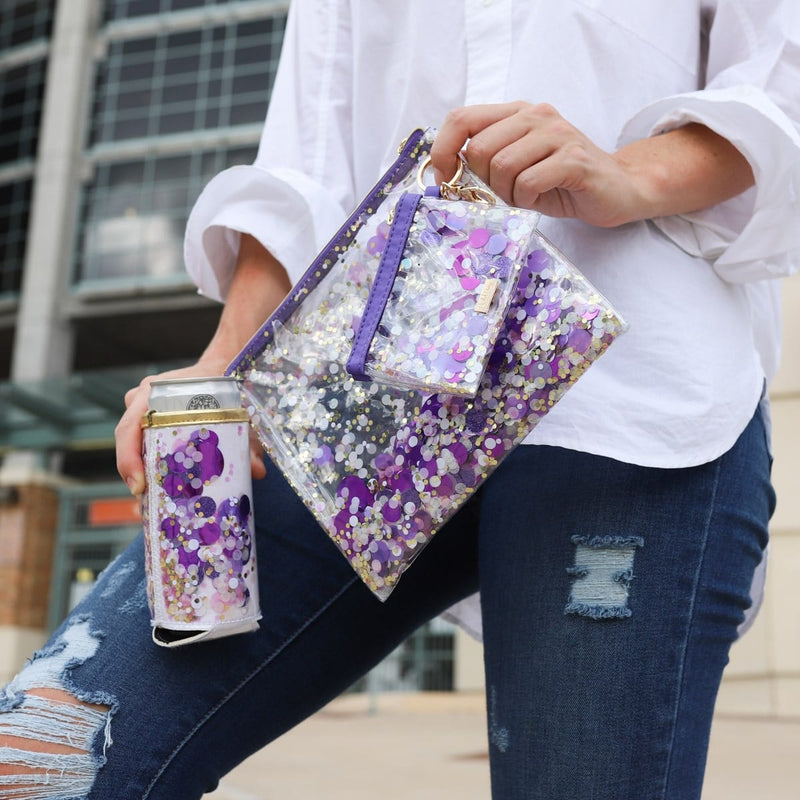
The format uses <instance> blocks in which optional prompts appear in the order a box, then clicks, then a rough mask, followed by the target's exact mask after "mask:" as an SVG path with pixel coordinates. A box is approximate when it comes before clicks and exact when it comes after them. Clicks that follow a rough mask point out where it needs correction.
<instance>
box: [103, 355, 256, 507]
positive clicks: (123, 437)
mask: <svg viewBox="0 0 800 800" xmlns="http://www.w3.org/2000/svg"><path fill="white" fill-rule="evenodd" d="M226 366H227V363H226V362H213V361H210V360H203V359H201V360H200V361H198V362H197V363H196V364H193V365H192V366H190V367H184V368H183V369H173V370H169V371H168V372H162V373H160V374H158V375H148V376H147V377H146V378H144V379H143V380H142V382H141V383H140V384H139V385H138V386H135V387H134V388H132V389H130V390H129V391H128V392H127V393H126V394H125V407H126V411H125V413H124V414H123V415H122V417H121V419H120V421H119V423H118V424H117V427H116V430H115V431H114V437H115V439H116V447H117V470H118V471H119V474H120V475H121V476H122V479H123V480H124V481H125V483H126V484H127V485H128V488H129V489H130V491H131V494H134V495H139V494H142V492H144V488H145V480H144V462H143V461H142V427H141V422H142V417H143V416H144V415H145V414H146V413H147V407H148V400H149V397H150V384H151V383H152V382H153V381H154V380H167V379H172V380H174V379H176V378H211V377H217V376H219V375H222V374H223V373H224V372H225V367H226ZM251 462H252V473H253V477H254V478H263V477H264V474H265V472H266V470H265V468H264V462H263V460H262V453H261V447H260V445H258V442H254V446H253V447H252V448H251Z"/></svg>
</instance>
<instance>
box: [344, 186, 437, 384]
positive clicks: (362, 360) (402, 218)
mask: <svg viewBox="0 0 800 800" xmlns="http://www.w3.org/2000/svg"><path fill="white" fill-rule="evenodd" d="M421 198H422V195H419V194H403V195H401V196H400V200H398V202H397V207H396V208H395V211H394V222H392V227H391V229H390V230H389V235H388V237H387V239H386V247H385V248H384V250H383V253H381V260H380V263H379V264H378V271H377V272H376V274H375V280H374V281H373V282H372V287H371V288H370V291H369V297H368V298H367V304H366V306H364V313H363V315H362V316H361V322H360V323H359V325H358V331H356V336H355V341H354V343H353V349H352V350H351V351H350V357H349V358H348V359H347V371H348V372H349V373H350V374H351V375H352V376H353V377H354V378H356V380H359V381H368V380H370V377H369V375H367V374H366V373H365V372H364V367H365V364H366V361H367V357H368V355H369V348H370V345H371V344H372V338H373V336H375V331H376V330H377V329H378V323H379V322H380V319H381V316H382V315H383V310H384V309H385V308H386V301H387V300H388V299H389V295H390V294H391V291H392V286H393V285H394V279H395V276H396V275H397V270H398V268H399V266H400V261H401V260H402V258H403V251H404V250H405V247H406V240H407V239H408V231H409V229H410V228H411V223H412V222H413V221H414V214H416V212H417V206H418V205H419V201H420V199H421Z"/></svg>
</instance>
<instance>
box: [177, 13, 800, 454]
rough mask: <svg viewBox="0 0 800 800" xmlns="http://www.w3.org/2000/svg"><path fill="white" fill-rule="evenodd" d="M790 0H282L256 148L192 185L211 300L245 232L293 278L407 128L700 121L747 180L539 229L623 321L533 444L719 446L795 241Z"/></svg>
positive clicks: (755, 371)
mask: <svg viewBox="0 0 800 800" xmlns="http://www.w3.org/2000/svg"><path fill="white" fill-rule="evenodd" d="M794 3H795V0H785V2H781V1H780V0H759V2H756V1H755V0H716V1H715V0H669V2H666V0H647V2H632V1H631V0H537V2H528V0H436V1H435V2H430V0H426V1H425V2H423V1H422V0H407V1H406V2H402V3H401V2H378V0H349V2H345V1H344V0H341V1H334V0H294V2H293V3H292V6H291V9H290V16H289V22H288V28H287V32H286V38H285V43H284V50H283V54H282V59H281V65H280V69H279V74H278V78H277V81H276V85H275V87H274V91H273V94H272V99H271V104H270V110H269V114H268V118H267V123H266V126H265V128H264V133H263V138H262V142H261V147H260V150H259V154H258V157H257V159H256V162H255V164H254V165H253V166H249V167H247V166H245V167H242V166H240V167H234V168H232V169H229V170H227V171H225V172H223V173H221V174H220V175H219V176H217V177H216V178H215V179H214V180H212V181H211V183H210V184H209V186H208V187H207V188H206V190H205V191H204V192H203V194H202V196H201V197H200V198H199V200H198V202H197V204H196V206H195V208H194V210H193V212H192V215H191V218H190V220H189V225H188V228H187V237H186V263H187V267H188V270H189V272H190V274H191V275H192V277H193V279H194V280H195V281H196V283H197V284H198V286H199V287H200V289H201V291H203V292H204V293H206V294H207V295H209V296H211V297H216V298H220V299H223V298H224V296H225V292H226V288H227V286H228V283H229V281H230V276H231V274H232V271H233V268H234V265H235V258H236V251H237V247H238V232H239V231H242V232H247V233H250V234H252V235H253V236H255V237H256V238H257V239H259V240H260V241H261V242H262V244H263V245H264V246H265V247H266V248H267V249H269V250H270V251H271V252H272V253H273V254H274V255H275V256H276V257H277V258H278V259H279V260H280V261H281V262H282V263H283V264H284V266H285V267H286V269H287V271H288V273H289V275H290V277H291V278H292V279H293V280H297V279H298V278H299V277H300V276H301V275H302V274H303V272H304V271H305V269H306V268H307V266H308V265H309V264H310V263H311V261H312V260H313V258H314V256H315V255H316V254H317V252H318V251H319V250H320V249H321V247H322V246H323V245H324V244H325V242H326V241H327V240H328V238H329V237H330V235H331V234H332V233H333V232H334V231H335V230H336V229H337V228H338V227H339V225H341V223H342V222H343V220H344V219H345V217H346V216H347V214H348V213H349V212H350V211H351V210H352V209H353V208H354V207H355V206H356V205H357V203H358V201H359V200H360V199H361V197H362V196H363V195H364V194H365V193H366V192H367V191H368V190H369V189H370V188H371V186H372V185H373V184H374V182H375V181H376V179H377V178H378V177H379V176H380V174H381V173H382V171H383V170H384V169H385V168H386V167H387V166H388V164H390V163H391V161H392V160H393V159H394V158H395V156H396V151H397V146H398V144H399V143H400V141H401V140H402V139H403V138H404V137H405V136H407V135H408V133H409V132H410V131H411V130H413V129H414V128H417V127H426V126H429V125H431V126H437V125H440V124H441V123H442V121H443V119H444V117H445V114H446V113H447V112H448V111H449V110H450V109H452V108H455V107H459V106H462V105H468V104H472V103H490V102H502V101H510V100H528V101H531V102H534V103H537V102H548V103H550V104H552V105H553V106H555V107H556V108H557V109H558V110H559V111H560V112H561V114H562V115H563V116H564V117H566V119H567V120H569V121H570V122H571V123H572V124H574V125H575V126H577V127H578V128H580V129H581V130H583V131H584V132H585V133H586V134H588V135H589V136H590V137H591V138H592V139H593V140H594V141H595V142H596V143H597V144H598V145H599V146H601V147H603V148H605V149H607V150H609V151H613V150H615V149H616V148H618V147H619V146H620V145H622V144H624V143H626V142H630V141H632V140H635V139H639V138H642V137H646V136H651V135H654V134H658V133H659V132H663V131H666V130H669V129H671V128H674V127H676V126H679V125H682V124H685V123H687V122H689V121H697V122H701V123H703V124H705V125H707V126H709V127H710V128H712V129H714V130H715V131H717V132H718V133H720V134H721V135H722V136H724V137H726V138H728V139H729V140H731V141H732V142H733V143H734V144H735V145H736V147H738V148H739V149H740V150H741V152H742V153H743V154H744V155H745V157H746V158H747V160H748V161H749V162H750V164H751V166H752V168H753V172H754V174H755V178H756V186H755V187H754V188H752V189H750V190H749V191H747V192H745V193H744V194H742V195H740V196H739V197H737V198H734V199H732V200H729V201H727V202H725V203H721V204H720V205H718V206H715V207H714V208H710V209H707V210H705V211H701V212H696V213H692V214H686V215H681V216H676V217H669V218H664V219H658V220H654V221H652V222H636V223H631V224H628V225H624V226H622V227H619V228H616V229H611V230H608V229H597V228H593V227H591V226H589V225H586V224H584V223H582V222H579V221H575V220H557V219H548V218H542V222H541V229H542V232H543V233H544V234H545V235H546V236H548V237H549V238H550V239H551V240H552V241H553V242H554V243H555V244H556V245H557V246H558V247H559V248H560V249H561V250H563V251H564V252H565V253H566V255H567V256H568V257H569V258H570V259H571V260H572V261H573V262H574V263H575V264H576V265H577V266H578V267H579V268H580V269H581V270H582V271H583V272H584V273H585V274H586V275H587V277H588V278H589V279H590V280H591V281H592V282H593V283H594V284H595V285H596V286H597V287H598V288H599V289H600V291H602V292H603V293H604V294H605V295H606V296H607V297H608V298H609V299H610V300H611V302H612V303H613V304H614V305H615V306H616V307H617V308H618V310H619V311H620V312H621V314H622V315H623V316H624V317H625V319H626V320H627V321H628V322H629V324H630V330H629V332H628V333H626V334H625V335H624V336H623V337H621V338H620V339H619V340H618V341H617V342H616V343H615V344H614V345H613V346H612V347H611V348H610V350H609V352H608V353H607V354H606V355H604V356H603V357H602V358H601V359H600V360H599V361H598V363H597V364H596V365H594V366H593V367H592V368H591V369H590V370H589V371H588V372H587V373H586V375H585V376H584V377H583V378H581V380H580V381H579V382H578V383H577V384H576V385H575V386H574V387H573V388H572V389H571V390H570V391H569V392H568V393H567V395H566V396H565V397H564V399H563V400H562V401H561V402H560V403H559V404H558V406H557V407H556V408H555V409H553V410H552V411H551V412H550V414H548V416H547V417H546V418H545V419H544V420H543V421H542V422H541V424H540V425H539V426H538V427H537V428H536V430H535V431H534V433H533V434H532V435H531V436H530V437H529V439H528V441H530V442H538V443H544V444H552V445H560V446H563V447H568V448H573V449H579V450H583V451H587V452H591V453H596V454H600V455H605V456H610V457H613V458H616V459H619V460H622V461H627V462H631V463H636V464H641V465H646V466H657V467H681V466H689V465H694V464H699V463H703V462H705V461H708V460H711V459H713V458H715V457H716V456H718V455H720V454H721V453H723V452H725V451H726V450H727V449H728V448H730V447H731V445H732V444H733V442H734V441H735V440H736V438H737V437H738V435H739V434H740V433H741V431H742V430H743V429H744V427H745V425H746V424H747V422H748V421H749V419H750V418H751V417H752V415H753V412H754V410H755V408H756V405H757V403H758V401H759V397H760V396H761V394H762V389H763V385H764V381H765V378H766V379H767V380H768V379H769V378H770V377H771V376H772V375H773V373H774V371H775V369H776V366H777V360H778V352H779V333H780V319H779V298H778V291H779V282H778V281H776V280H773V279H774V278H775V277H778V276H783V275H788V274H790V273H791V272H792V271H794V270H795V269H796V268H797V265H798V260H799V257H800V214H798V212H799V211H800V198H798V192H800V135H799V134H798V121H799V120H800V37H798V35H797V34H798V26H797V24H796V22H793V21H791V20H789V15H790V13H791V14H794V9H793V8H792V9H790V5H792V6H794Z"/></svg>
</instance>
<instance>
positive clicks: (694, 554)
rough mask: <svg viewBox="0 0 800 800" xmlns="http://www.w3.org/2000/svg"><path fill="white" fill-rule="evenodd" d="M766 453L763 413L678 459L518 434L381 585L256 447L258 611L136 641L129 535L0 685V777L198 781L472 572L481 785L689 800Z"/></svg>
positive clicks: (755, 517) (140, 596) (762, 494)
mask: <svg viewBox="0 0 800 800" xmlns="http://www.w3.org/2000/svg"><path fill="white" fill-rule="evenodd" d="M769 469H770V463H769V455H768V448H767V442H766V435H765V431H764V425H763V422H762V419H761V416H760V413H756V415H755V417H754V418H753V420H752V421H751V423H750V424H749V426H748V427H747V429H746V430H745V431H744V432H743V433H742V435H741V437H740V438H739V440H738V441H737V443H736V444H735V446H734V447H733V448H732V449H731V450H730V451H729V452H728V453H726V454H725V455H723V456H722V457H720V458H718V459H716V460H715V461H713V462H711V463H708V464H704V465H702V466H699V467H694V468H689V469H679V470H666V469H648V468H643V467H637V466H632V465H628V464H622V463H619V462H616V461H613V460H610V459H607V458H602V457H598V456H592V455H587V454H582V453H577V452H573V451H569V450H564V449H560V448H557V447H544V446H525V447H521V448H518V450H517V451H515V452H514V453H513V454H512V455H511V456H510V457H509V458H508V459H507V461H506V462H505V463H504V464H503V465H502V467H501V468H500V469H499V470H498V472H497V473H496V475H495V476H494V477H493V478H492V479H491V480H490V481H489V482H488V483H487V484H486V485H485V486H484V487H483V488H482V489H481V491H480V492H478V493H477V494H476V495H475V497H474V498H473V499H472V500H471V501H470V502H469V503H468V505H467V506H466V507H465V508H464V509H463V510H462V511H461V512H460V513H459V514H458V515H457V516H456V517H455V518H454V519H453V520H452V521H451V523H450V524H448V525H447V526H446V527H445V528H444V529H443V530H442V531H441V532H440V533H439V534H438V535H437V536H436V538H435V539H434V540H433V542H432V543H431V544H430V545H429V546H428V548H427V549H426V550H425V552H424V553H423V554H422V555H421V556H420V557H419V558H418V559H417V561H416V562H415V563H414V565H413V566H412V567H411V569H410V570H409V571H408V572H407V573H406V575H405V576H404V577H403V579H402V580H401V582H400V584H399V586H398V588H397V589H396V590H395V592H394V593H393V594H392V596H391V597H390V598H389V600H388V601H387V602H385V603H381V602H380V601H378V600H376V599H375V598H374V597H373V596H372V595H371V594H370V593H369V591H368V590H367V589H366V588H365V587H364V586H363V585H362V584H361V583H360V581H359V579H358V578H357V577H356V576H355V574H354V573H353V572H352V570H351V568H350V566H349V565H348V564H347V563H346V561H345V559H344V558H342V556H341V555H340V553H339V552H338V551H337V550H336V549H335V547H334V546H333V545H332V544H331V543H330V542H329V541H328V540H327V538H326V535H325V534H324V533H323V531H322V530H321V529H320V527H319V526H318V525H317V523H316V522H314V521H313V519H312V518H311V516H310V515H309V514H308V512H307V511H306V509H305V507H304V506H303V504H302V503H301V502H299V501H298V500H297V499H296V497H295V495H294V494H293V492H292V490H291V489H290V488H289V487H288V485H287V484H286V483H285V482H284V481H283V479H282V478H281V477H280V476H279V474H278V472H277V470H275V469H273V468H271V469H270V471H269V476H268V477H267V479H266V480H264V481H260V482H259V483H258V484H257V488H256V492H255V496H256V500H255V516H256V520H257V536H258V552H259V559H260V563H259V568H260V592H261V605H262V610H263V612H264V619H263V620H262V623H261V627H260V629H259V631H258V632H256V633H253V634H245V635H240V636H234V637H231V638H227V639H220V640H216V641H211V642H206V643H199V644H195V645H191V646H189V647H186V648H179V649H177V650H163V649H161V648H158V647H156V646H154V645H153V644H152V642H151V640H150V626H149V618H148V612H147V610H146V605H145V584H144V572H143V566H142V558H143V554H142V544H141V542H137V543H135V544H134V545H133V546H132V547H131V548H130V549H129V550H128V551H126V553H124V554H123V555H122V556H121V557H120V558H119V559H118V560H117V561H115V562H114V563H113V564H112V565H111V567H109V569H108V570H106V572H105V573H104V574H103V575H102V577H101V579H100V580H99V581H98V584H97V586H96V587H95V589H94V590H93V592H92V593H91V594H90V595H89V596H88V597H87V598H86V599H85V600H84V601H83V602H82V603H81V604H80V606H79V607H78V608H77V609H76V610H75V612H74V613H73V614H72V616H71V617H70V618H69V619H68V620H67V621H66V622H65V623H64V624H63V625H62V627H61V628H60V629H59V630H58V631H56V632H55V634H54V635H53V638H52V640H51V642H50V643H49V644H48V646H47V647H46V648H45V649H44V650H42V651H41V652H40V653H38V654H37V655H36V657H35V658H34V660H33V661H32V662H31V663H30V664H29V665H28V666H27V667H26V668H25V669H24V670H23V671H22V673H21V674H20V675H19V676H18V677H17V679H16V680H15V681H14V682H13V683H12V684H11V685H9V686H8V687H6V689H5V690H4V693H3V694H2V695H0V712H4V713H0V736H9V735H11V736H15V737H19V738H17V739H15V740H14V746H12V747H6V748H5V749H2V750H0V766H4V767H5V772H6V773H10V774H0V797H3V798H12V797H24V798H29V799H30V798H35V799H36V800H38V799H39V798H59V799H60V800H65V799H66V798H90V800H100V799H101V798H102V799H103V800H134V798H136V800H139V799H140V798H141V799H142V800H143V799H144V798H149V799H150V800H156V799H158V800H191V799H192V798H199V797H200V796H201V795H202V794H203V793H204V792H209V791H212V790H213V789H214V788H215V787H216V786H217V783H218V781H219V779H220V777H221V776H222V775H224V774H225V773H226V772H227V771H229V770H230V769H232V768H233V767H234V766H235V765H236V764H238V763H239V762H240V761H241V760H242V759H244V758H245V757H246V756H248V755H249V754H251V753H253V752H254V751H256V750H258V749H259V748H261V747H263V746H264V745H266V744H267V743H268V742H270V741H271V740H272V739H274V738H276V737H277V736H279V735H280V734H281V733H283V732H284V731H286V730H287V729H289V728H291V727H292V726H294V725H295V724H296V723H298V722H300V721H301V720H302V719H304V718H305V717H307V716H308V715H310V714H311V713H313V712H314V711H316V710H317V709H319V708H320V707H321V706H323V705H324V704H325V703H326V702H327V701H329V700H330V699H332V698H333V697H335V696H336V695H338V694H339V693H340V692H342V691H343V690H344V689H346V688H347V687H348V686H350V685H351V684H352V683H353V682H354V681H355V680H356V679H357V678H359V677H360V676H361V675H363V674H364V673H365V672H367V671H368V670H369V669H370V668H371V667H372V666H374V665H375V664H376V663H377V662H378V661H380V660H381V659H382V658H383V657H384V656H385V655H387V654H388V653H389V652H390V651H391V650H392V649H393V648H394V647H396V646H397V645H398V644H399V643H400V642H401V641H402V640H403V639H404V638H405V637H406V636H407V635H408V634H409V633H411V632H412V631H413V630H414V629H415V628H416V627H417V626H419V625H420V624H421V623H423V622H424V621H426V620H428V619H430V618H431V617H433V616H434V615H436V614H439V613H440V612H442V611H443V610H445V609H446V608H448V607H449V606H450V605H451V604H452V603H454V602H456V601H458V600H460V599H462V598H464V597H466V596H467V595H469V594H471V593H473V592H474V591H475V590H477V589H480V590H481V594H482V613H483V626H484V637H485V663H486V685H487V711H488V720H487V728H488V730H487V737H488V746H489V752H490V763H491V772H492V792H493V797H494V798H496V800H565V799H566V798H576V800H578V799H579V800H696V799H697V798H699V797H700V789H701V784H702V776H703V769H704V763H705V754H706V748H707V742H708V735H709V728H710V724H711V716H712V710H713V704H714V699H715V695H716V692H717V688H718V685H719V681H720V677H721V674H722V670H723V667H724V665H725V663H726V661H727V658H728V650H729V647H730V645H731V643H732V642H733V641H734V639H735V638H736V635H737V627H738V626H739V624H740V623H741V621H742V619H743V615H744V611H745V609H746V608H747V606H748V605H749V603H750V596H749V589H750V584H751V579H752V576H753V572H754V570H755V568H756V565H757V564H758V562H759V560H760V558H761V554H762V550H763V548H764V547H765V545H766V539H767V522H768V519H769V516H770V514H771V511H772V508H773V504H774V495H773V491H772V488H771V486H770V483H769ZM42 687H52V688H55V689H61V690H65V691H67V692H68V693H69V694H70V695H71V696H72V697H73V698H79V699H80V700H81V701H82V704H81V705H79V706H74V705H67V704H64V703H57V702H55V701H53V700H49V699H48V698H47V697H42V696H40V695H39V694H37V693H36V692H37V690H38V689H40V688H42ZM89 702H91V703H94V704H96V706H94V707H89V706H87V705H85V703H89ZM31 740H36V741H37V743H39V744H41V743H42V742H54V743H62V744H63V743H64V742H68V743H70V744H71V748H70V749H71V751H70V752H68V753H66V754H60V755H47V754H43V753H41V752H32V751H33V750H34V748H30V749H29V748H28V747H27V745H26V742H28V741H31ZM36 749H38V750H41V747H39V748H36ZM309 768H312V769H313V754H309ZM44 771H46V772H47V775H46V777H45V776H44V775H43V772H44ZM268 781H269V777H268V776H265V784H266V785H268ZM23 787H27V788H23Z"/></svg>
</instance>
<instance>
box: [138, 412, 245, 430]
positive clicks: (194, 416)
mask: <svg viewBox="0 0 800 800" xmlns="http://www.w3.org/2000/svg"><path fill="white" fill-rule="evenodd" d="M249 421H250V415H249V414H248V413H247V409H245V408H213V409H208V408H206V409H198V410H197V411H148V412H147V413H146V414H145V415H144V416H143V417H142V427H143V428H169V427H172V426H173V425H214V424H219V423H221V422H249Z"/></svg>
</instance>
